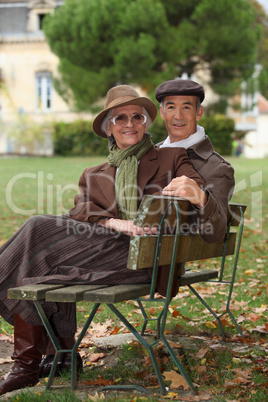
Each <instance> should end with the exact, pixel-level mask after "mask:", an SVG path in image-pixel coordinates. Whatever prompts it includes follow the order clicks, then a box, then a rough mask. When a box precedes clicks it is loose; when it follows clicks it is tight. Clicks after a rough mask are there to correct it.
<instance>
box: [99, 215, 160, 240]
mask: <svg viewBox="0 0 268 402" xmlns="http://www.w3.org/2000/svg"><path fill="white" fill-rule="evenodd" d="M98 224H99V225H101V226H103V227H105V228H107V229H113V230H115V231H116V232H120V233H124V234H125V235H128V236H137V235H140V236H143V235H146V234H148V235H149V234H150V235H152V234H157V233H158V230H157V228H155V227H148V226H146V227H143V228H141V227H139V226H136V225H134V223H133V221H126V220H123V219H114V218H111V219H101V220H99V221H98Z"/></svg>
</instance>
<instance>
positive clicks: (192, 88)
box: [155, 79, 205, 103]
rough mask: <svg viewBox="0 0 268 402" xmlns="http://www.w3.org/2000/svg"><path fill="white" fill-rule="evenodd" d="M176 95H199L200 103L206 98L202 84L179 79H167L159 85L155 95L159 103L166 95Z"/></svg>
mask: <svg viewBox="0 0 268 402" xmlns="http://www.w3.org/2000/svg"><path fill="white" fill-rule="evenodd" d="M174 95H175V96H176V95H178V96H179V95H193V96H197V97H198V98H199V99H200V103H202V102H203V100H204V98H205V93H204V88H203V87H202V85H200V84H198V83H197V82H195V81H192V80H183V79H177V80H170V81H166V82H163V84H161V85H159V87H157V88H156V91H155V97H156V99H157V100H158V102H159V103H160V102H161V101H162V99H163V98H164V97H165V96H174Z"/></svg>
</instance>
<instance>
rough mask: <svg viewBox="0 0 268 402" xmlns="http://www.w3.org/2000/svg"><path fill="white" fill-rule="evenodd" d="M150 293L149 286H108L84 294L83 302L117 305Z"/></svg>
mask: <svg viewBox="0 0 268 402" xmlns="http://www.w3.org/2000/svg"><path fill="white" fill-rule="evenodd" d="M149 293H150V284H144V285H143V284H138V285H117V286H108V287H107V288H105V289H99V290H93V291H91V292H85V293H84V298H83V300H84V301H88V302H94V303H97V302H98V303H118V302H122V301H125V300H130V299H136V298H137V297H141V296H146V295H148V294H149Z"/></svg>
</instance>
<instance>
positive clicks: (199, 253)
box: [128, 232, 236, 270]
mask: <svg viewBox="0 0 268 402" xmlns="http://www.w3.org/2000/svg"><path fill="white" fill-rule="evenodd" d="M156 239H157V236H135V237H132V238H131V240H130V247H129V256H128V268H130V269H133V270H137V269H141V268H149V267H152V266H153V262H154V253H155V245H156ZM173 240H174V236H173V235H164V236H163V239H162V251H161V254H160V260H159V265H167V264H170V260H171V255H172V248H173ZM235 241H236V233H234V232H233V233H230V237H229V240H228V243H227V250H226V255H232V254H233V253H234V250H235ZM223 246H224V241H222V242H220V243H207V242H205V241H204V240H203V239H202V237H201V236H200V235H198V234H196V235H195V234H194V235H181V236H180V239H179V246H178V252H177V259H176V262H177V263H179V262H187V261H195V260H202V259H205V258H214V257H221V256H222V253H223Z"/></svg>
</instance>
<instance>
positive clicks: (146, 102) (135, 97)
mask: <svg viewBox="0 0 268 402" xmlns="http://www.w3.org/2000/svg"><path fill="white" fill-rule="evenodd" d="M126 105H139V106H143V107H144V108H145V109H146V110H147V112H148V114H149V116H150V117H151V119H152V122H153V121H154V120H155V118H156V115H157V107H156V106H155V104H154V103H153V102H152V101H151V100H150V99H148V98H146V97H144V96H140V95H139V94H138V92H137V91H136V90H135V89H134V88H132V87H130V86H129V85H118V86H116V87H113V88H111V89H110V90H109V91H108V92H107V95H106V102H105V106H104V110H103V111H102V112H100V113H99V114H98V115H97V116H96V117H95V119H94V121H93V130H94V131H95V133H96V134H97V135H99V136H100V137H104V138H106V137H107V136H106V134H105V133H104V132H103V130H102V129H101V124H102V121H103V119H104V117H105V116H106V114H107V113H108V111H109V110H111V109H114V108H117V107H120V106H126Z"/></svg>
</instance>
